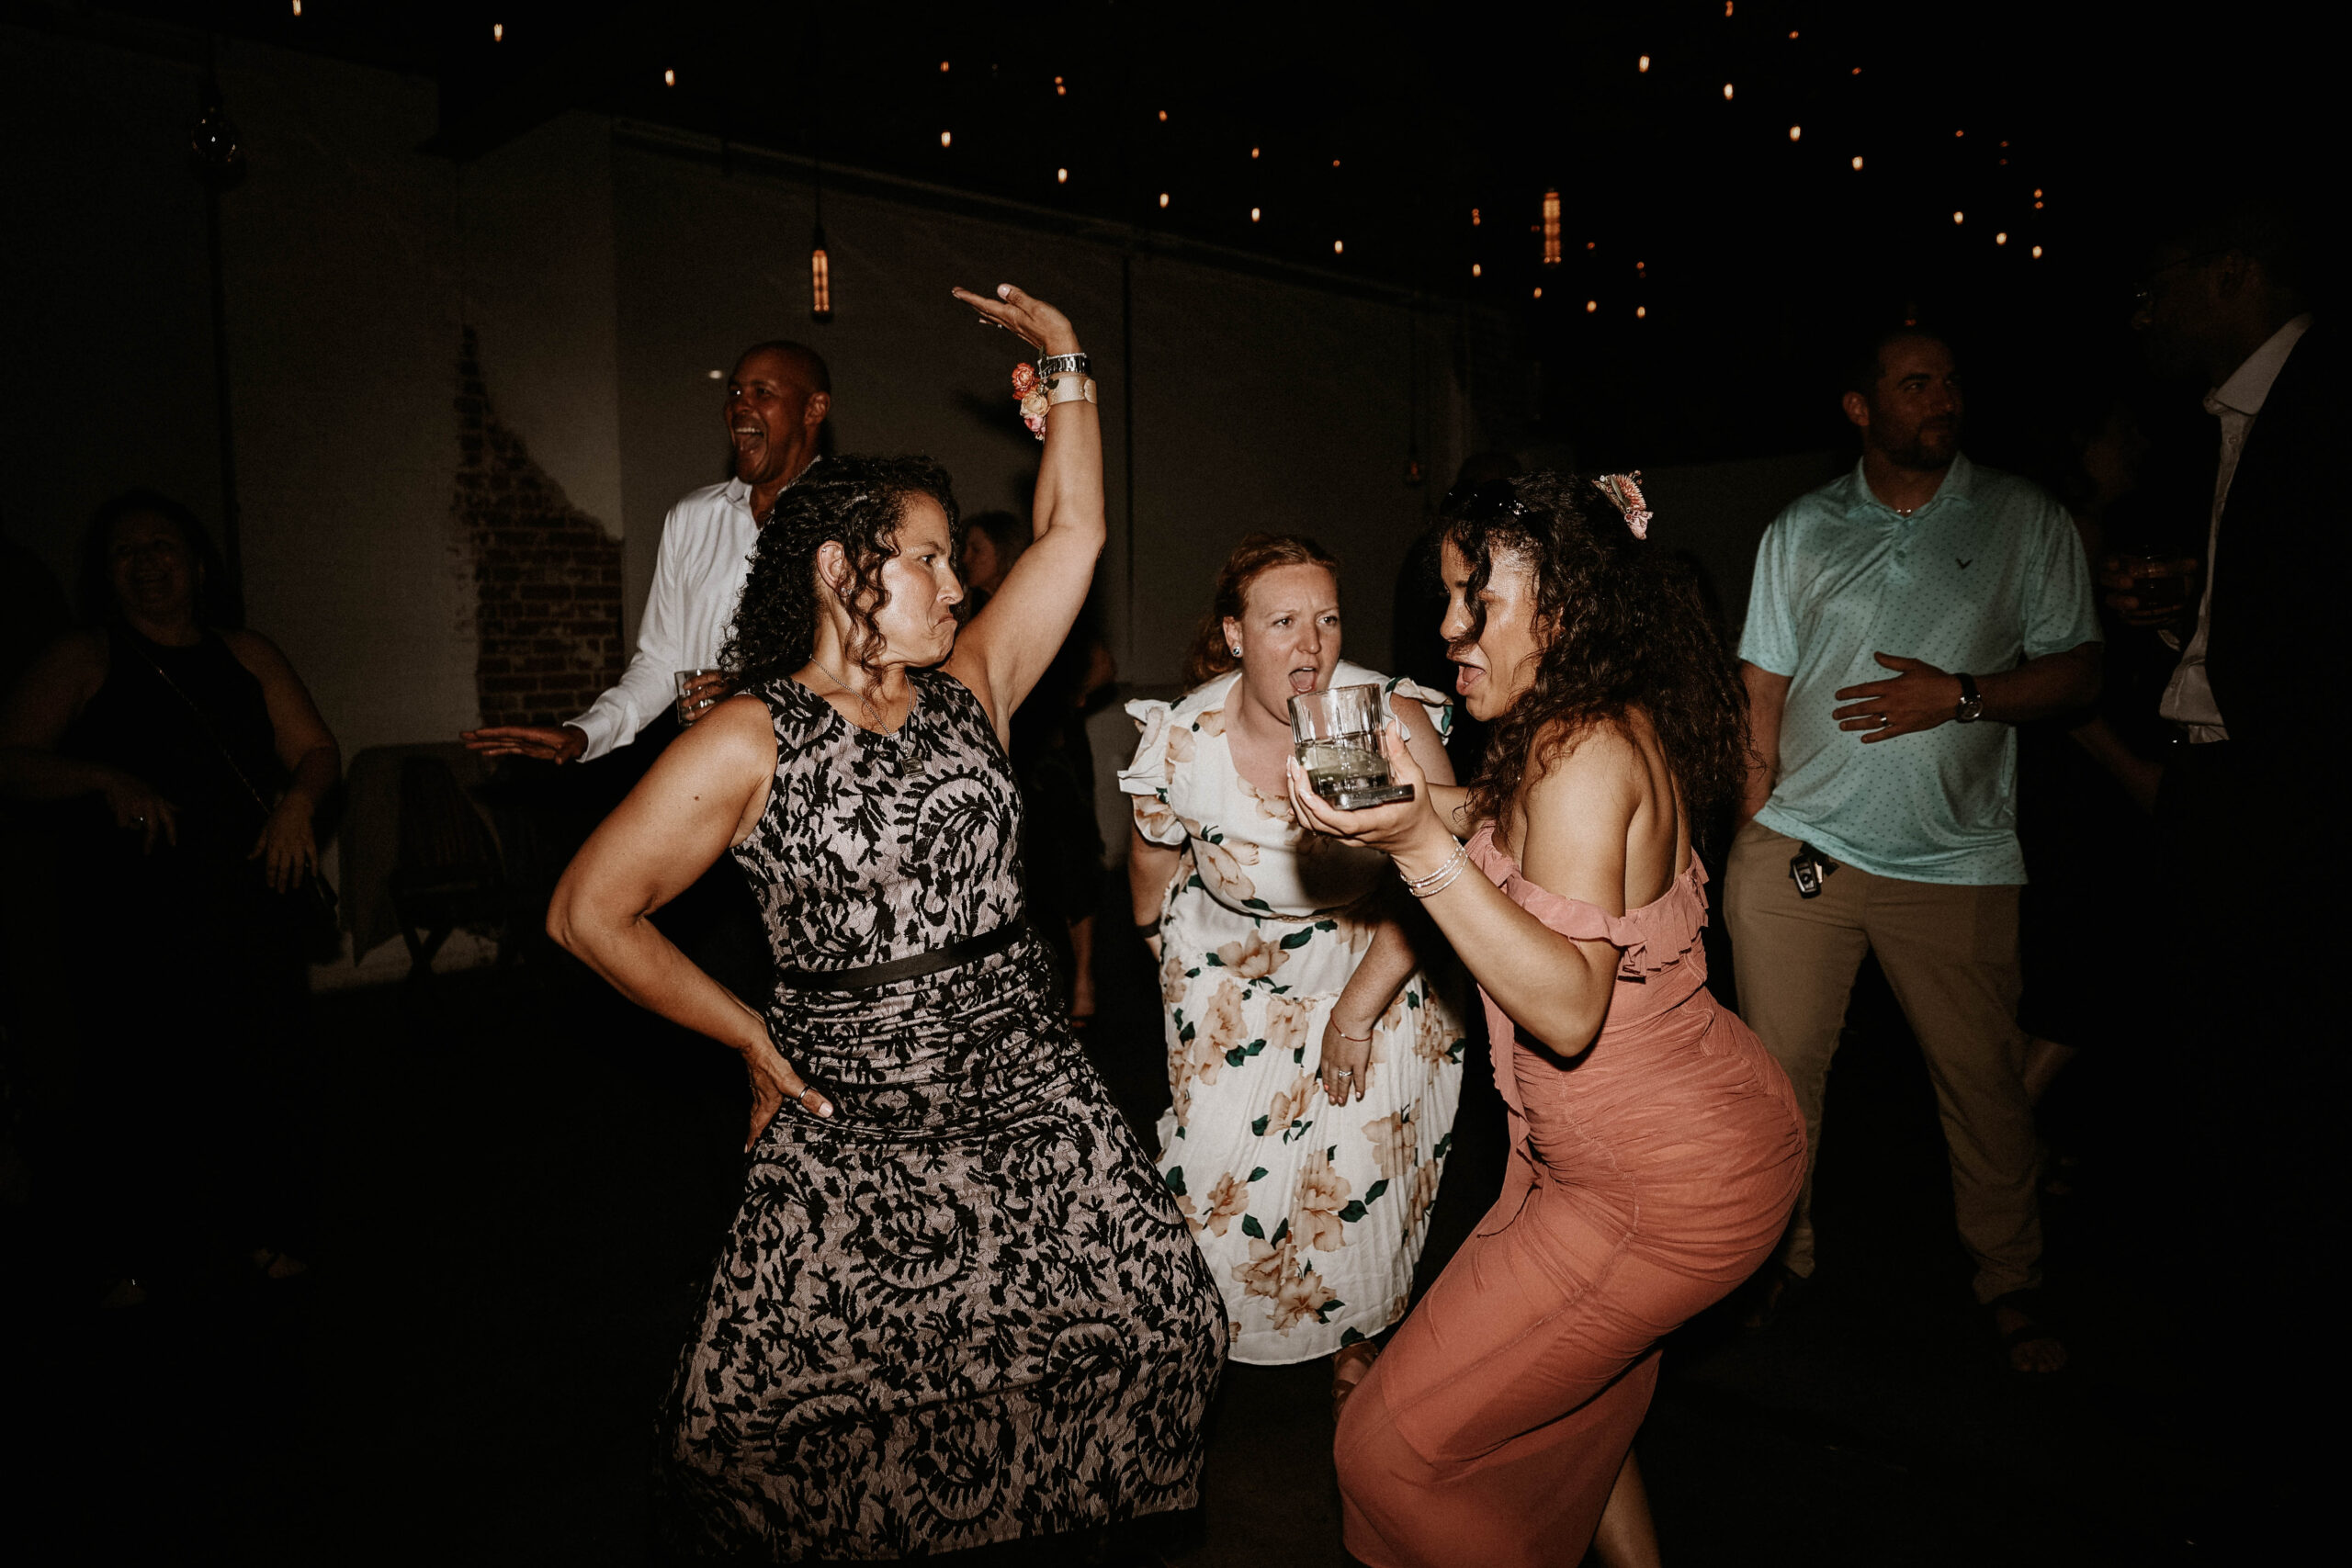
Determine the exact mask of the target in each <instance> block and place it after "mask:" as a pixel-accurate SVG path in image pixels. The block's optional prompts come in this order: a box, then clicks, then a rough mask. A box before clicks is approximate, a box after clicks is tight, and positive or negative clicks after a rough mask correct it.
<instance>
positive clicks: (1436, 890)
mask: <svg viewBox="0 0 2352 1568" xmlns="http://www.w3.org/2000/svg"><path fill="white" fill-rule="evenodd" d="M1469 858H1470V857H1469V856H1468V855H1466V854H1465V855H1463V856H1461V857H1460V858H1458V859H1456V860H1455V861H1454V862H1453V870H1452V872H1450V873H1449V874H1447V876H1446V879H1445V880H1444V881H1443V882H1441V883H1439V884H1438V885H1437V886H1434V887H1414V888H1413V889H1412V893H1413V897H1416V898H1434V897H1437V896H1438V895H1439V894H1441V893H1442V892H1444V891H1445V890H1446V889H1447V888H1449V887H1451V886H1453V884H1454V882H1455V881H1456V880H1457V879H1458V878H1459V877H1460V876H1461V875H1462V868H1463V866H1464V864H1465V863H1467V862H1468V861H1469ZM1407 886H1411V885H1410V884H1408V885H1407Z"/></svg>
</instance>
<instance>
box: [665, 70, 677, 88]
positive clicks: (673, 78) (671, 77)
mask: <svg viewBox="0 0 2352 1568" xmlns="http://www.w3.org/2000/svg"><path fill="white" fill-rule="evenodd" d="M662 85H663V86H665V87H674V86H676V85H678V73H676V72H675V71H664V72H663V73H662Z"/></svg>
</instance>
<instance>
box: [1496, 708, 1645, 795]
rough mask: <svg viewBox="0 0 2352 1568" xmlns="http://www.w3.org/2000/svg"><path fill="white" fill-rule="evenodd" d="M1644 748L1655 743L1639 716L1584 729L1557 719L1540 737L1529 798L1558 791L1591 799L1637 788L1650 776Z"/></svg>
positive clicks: (1530, 775)
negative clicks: (1599, 794)
mask: <svg viewBox="0 0 2352 1568" xmlns="http://www.w3.org/2000/svg"><path fill="white" fill-rule="evenodd" d="M1645 744H1647V745H1654V744H1655V742H1654V741H1652V740H1651V739H1650V735H1649V729H1648V725H1647V723H1646V722H1645V721H1641V720H1639V719H1638V718H1635V719H1629V720H1628V721H1626V722H1624V723H1603V724H1583V725H1571V724H1570V723H1569V722H1568V721H1567V720H1566V719H1555V720H1553V721H1552V722H1551V723H1550V724H1547V725H1545V726H1544V728H1543V729H1541V730H1540V731H1538V732H1537V734H1536V737H1535V754H1534V759H1533V764H1532V765H1531V766H1530V767H1529V769H1528V784H1527V795H1528V797H1529V799H1530V801H1531V802H1532V801H1533V800H1535V799H1537V798H1539V797H1541V796H1543V795H1544V794H1545V792H1547V791H1559V792H1565V793H1566V794H1568V795H1576V796H1579V797H1584V798H1588V799H1589V797H1590V796H1591V795H1594V794H1595V793H1596V792H1601V793H1608V792H1614V791H1617V790H1628V791H1631V790H1634V789H1635V788H1637V786H1638V781H1639V780H1640V779H1641V778H1642V777H1643V776H1644V774H1645V772H1646V769H1645V765H1644V764H1645Z"/></svg>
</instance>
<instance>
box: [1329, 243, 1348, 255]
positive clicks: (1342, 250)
mask: <svg viewBox="0 0 2352 1568" xmlns="http://www.w3.org/2000/svg"><path fill="white" fill-rule="evenodd" d="M1347 250H1348V243H1347V242H1346V241H1345V240H1334V241H1332V242H1331V254H1333V255H1335V256H1337V255H1345V254H1347Z"/></svg>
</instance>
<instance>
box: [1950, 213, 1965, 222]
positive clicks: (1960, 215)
mask: <svg viewBox="0 0 2352 1568" xmlns="http://www.w3.org/2000/svg"><path fill="white" fill-rule="evenodd" d="M1967 216H1968V214H1966V213H1965V212H1955V213H1953V214H1952V215H1951V220H1952V221H1953V222H1955V223H1957V222H1959V221H1960V220H1962V219H1963V218H1965V217H1967Z"/></svg>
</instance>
